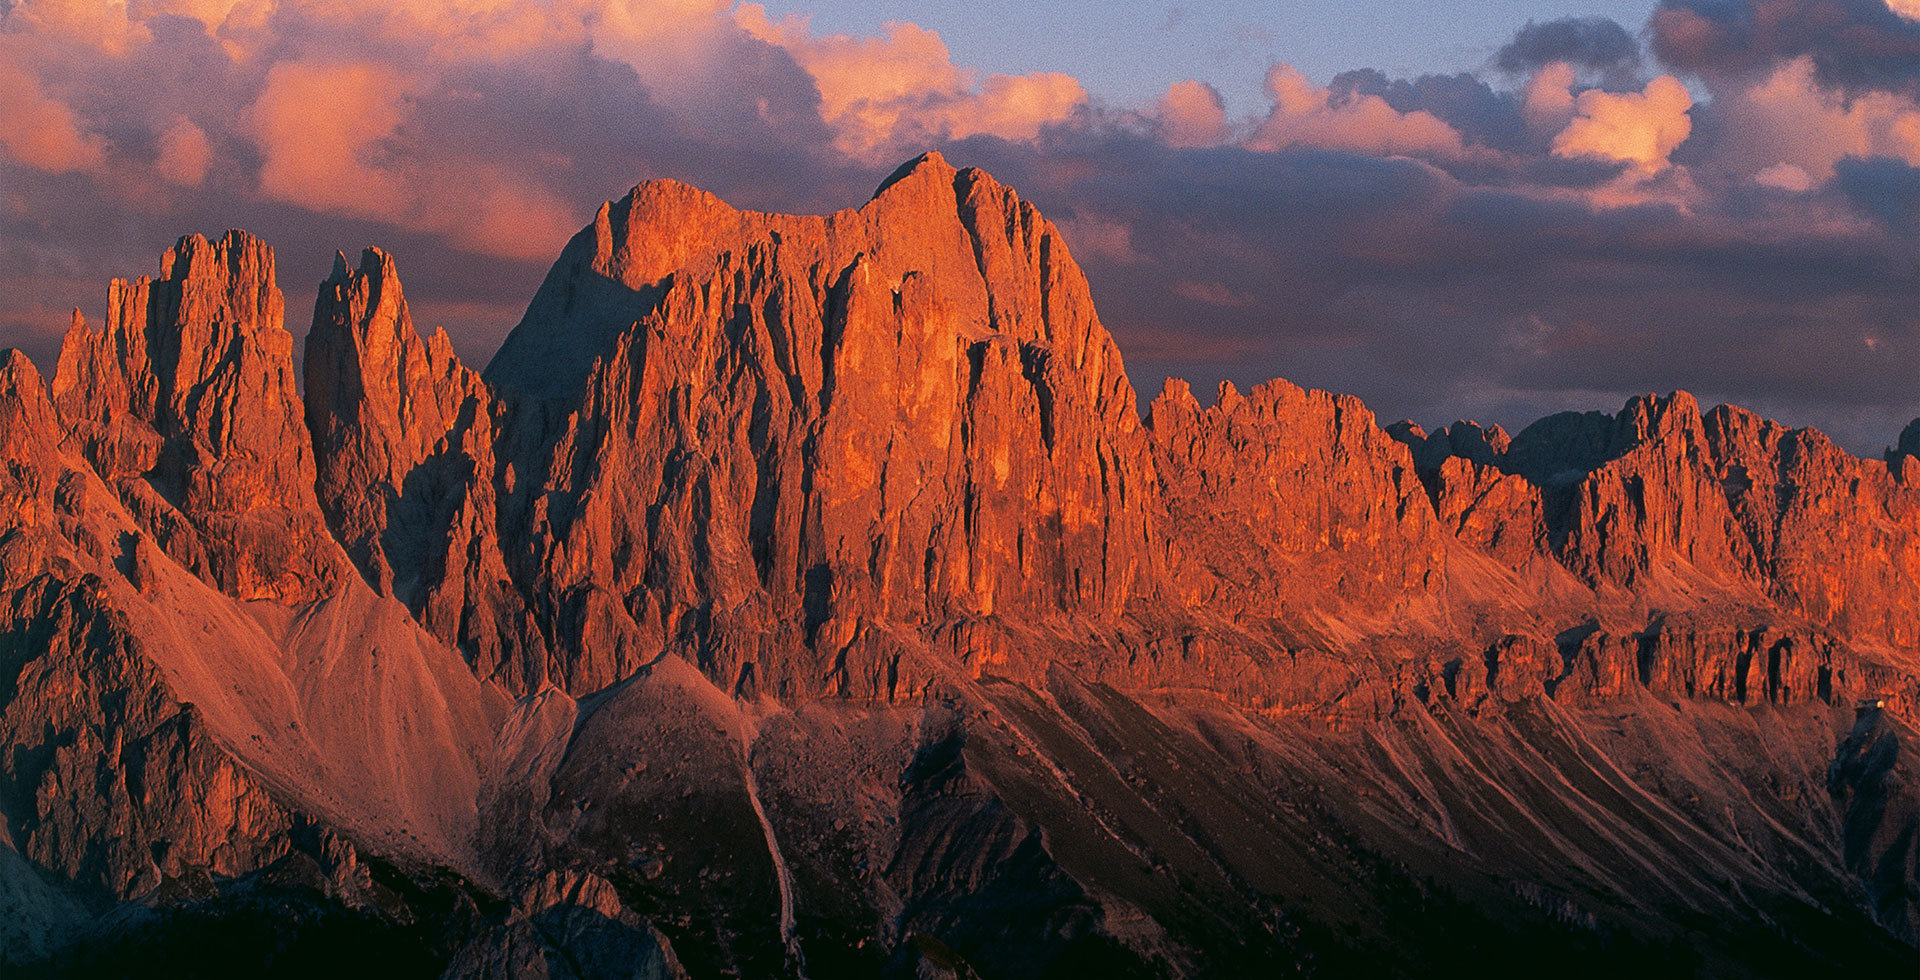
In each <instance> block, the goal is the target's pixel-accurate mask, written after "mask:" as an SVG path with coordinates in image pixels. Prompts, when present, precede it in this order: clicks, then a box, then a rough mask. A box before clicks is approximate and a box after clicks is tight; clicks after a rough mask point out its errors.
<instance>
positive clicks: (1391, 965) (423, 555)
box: [0, 155, 1920, 977]
mask: <svg viewBox="0 0 1920 980" xmlns="http://www.w3.org/2000/svg"><path fill="white" fill-rule="evenodd" d="M282 321H283V302H282V300H281V294H280V292H279V289H278V286H277V284H276V283H275V281H274V276H273V255H272V252H271V250H270V249H268V248H267V247H266V246H265V245H264V244H262V243H260V242H258V241H257V240H255V239H253V238H251V237H249V236H247V235H245V234H244V233H239V232H233V233H229V234H228V235H227V236H226V237H224V238H222V239H221V240H220V241H218V242H208V241H206V240H204V239H200V238H197V237H196V238H188V239H182V240H181V242H180V243H179V244H178V245H177V246H176V247H175V248H174V249H173V250H170V251H169V252H168V253H167V255H166V257H165V259H164V260H163V262H162V271H161V275H160V277H159V278H158V279H154V280H145V279H143V280H138V281H136V282H134V283H131V284H128V283H125V282H119V281H116V282H115V284H114V286H113V287H112V289H111V291H110V316H109V318H108V322H107V324H106V325H105V327H104V328H103V329H101V330H98V331H96V330H94V329H91V328H89V327H88V326H87V325H85V324H84V323H83V322H80V321H79V320H78V318H77V317H76V320H75V322H74V325H73V328H72V330H71V331H70V333H69V336H68V338H67V342H66V345H65V347H64V348H63V352H62V355H61V359H60V364H59V368H58V371H57V373H56V375H55V378H54V381H53V383H52V385H51V386H49V385H47V384H46V383H44V382H43V381H42V379H41V377H40V375H39V374H38V373H37V372H36V371H35V370H34V368H33V367H32V365H31V364H29V363H27V361H26V360H25V359H24V358H22V357H20V356H19V355H17V354H8V355H7V356H6V358H5V360H4V361H0V462H4V470H0V499H4V500H5V502H6V504H7V506H5V507H0V817H4V821H3V822H0V829H4V835H0V920H4V924H0V943H4V944H6V945H4V946H0V962H4V961H7V960H9V959H13V960H19V959H22V958H29V957H41V956H44V955H45V954H47V953H50V952H55V951H61V950H64V951H65V952H64V953H63V954H62V955H71V956H73V957H77V958H74V959H71V960H68V961H66V962H68V963H69V965H73V966H74V967H75V968H76V969H79V968H89V969H99V970H105V971H111V970H113V969H124V968H125V967H126V966H127V965H128V964H129V963H133V962H135V960H134V959H132V957H136V956H158V957H159V958H158V959H154V960H152V961H151V962H150V963H148V964H147V965H152V966H155V967H156V968H160V967H166V966H168V965H169V964H171V963H173V962H176V961H174V960H170V959H167V957H168V956H175V955H178V956H186V957H193V956H196V955H199V954H201V953H203V952H204V950H203V949H202V947H204V946H205V945H207V944H205V943H202V942H199V941H198V940H197V939H196V937H199V936H201V935H203V932H201V931H198V930H204V929H214V930H217V929H218V928H219V927H220V924H221V923H223V922H235V921H241V922H254V921H268V922H281V923H286V922H298V923H299V926H298V928H297V929H295V930H294V931H293V933H292V934H291V935H290V936H289V937H287V938H286V940H285V944H282V945H278V946H274V945H272V944H269V945H268V946H267V947H262V948H259V949H254V948H252V947H248V948H247V949H245V950H242V949H239V948H237V947H235V948H231V949H229V950H228V952H230V953H231V954H232V955H233V956H234V957H236V959H235V960H234V962H236V963H240V962H242V960H243V959H244V958H245V957H246V956H254V957H255V958H256V960H258V961H259V962H270V961H271V962H280V961H277V960H275V959H274V958H275V957H281V956H297V955H302V954H301V953H300V952H298V950H300V949H303V948H304V949H311V948H314V947H324V948H325V949H326V950H328V951H329V952H330V954H333V955H337V957H341V959H340V963H341V964H342V965H341V967H340V968H341V969H343V970H354V969H365V966H364V963H362V961H361V960H356V959H355V957H356V956H359V955H361V954H364V958H365V961H366V962H376V961H382V960H380V957H384V956H387V955H388V954H389V953H390V952H392V951H394V950H399V951H402V953H401V954H399V955H404V956H405V957H409V959H407V962H408V963H409V964H410V965H411V968H413V969H416V970H418V971H423V972H433V971H435V970H444V971H445V974H446V975H448V976H456V977H463V976H473V977H479V976H506V975H515V976H518V975H543V974H544V975H550V976H580V975H586V974H590V973H593V972H594V971H600V970H614V969H619V970H622V971H625V972H626V973H628V974H638V975H648V976H662V977H668V976H679V975H687V974H691V975H694V976H721V975H756V976H757V975H796V976H797V975H811V976H826V975H871V974H884V975H896V976H908V975H915V976H919V975H951V976H965V975H974V974H977V975H993V976H1047V975H1062V974H1066V973H1089V972H1100V973H1110V974H1115V975H1180V976H1209V975H1220V976H1230V975H1244V974H1245V973H1247V972H1250V971H1256V970H1271V969H1272V968H1273V967H1274V966H1275V965H1276V964H1277V965H1279V966H1281V967H1283V968H1289V969H1296V970H1298V971H1299V972H1302V973H1309V974H1311V973H1315V972H1320V973H1324V974H1327V975H1352V974H1355V973H1366V972H1374V973H1382V974H1387V975H1411V974H1418V973H1431V972H1435V971H1439V972H1447V971H1458V970H1464V969H1468V968H1476V969H1481V970H1483V971H1485V970H1490V971H1492V972H1496V973H1499V972H1513V971H1518V970H1522V969H1538V968H1539V966H1540V965H1541V964H1542V963H1546V962H1549V961H1551V960H1553V958H1555V957H1558V958H1559V959H1560V961H1564V959H1565V958H1566V957H1567V956H1568V955H1574V956H1577V957H1578V958H1579V959H1580V961H1581V962H1582V963H1585V964H1589V965H1591V966H1592V967H1593V968H1594V969H1595V970H1597V971H1615V972H1620V971H1645V970H1648V969H1652V968H1655V967H1657V966H1663V965H1671V964H1672V962H1673V958H1674V957H1675V956H1679V955H1683V954H1684V955H1686V956H1691V957H1694V959H1693V960H1692V961H1691V962H1692V965H1694V966H1697V967H1699V968H1700V969H1701V970H1702V971H1704V972H1707V973H1714V974H1733V975H1737V974H1741V973H1751V972H1756V971H1765V970H1779V969H1788V970H1793V969H1801V968H1805V969H1812V968H1813V967H1814V966H1815V965H1817V964H1826V963H1831V962H1834V961H1845V962H1847V963H1850V964H1852V965H1854V966H1857V967H1861V968H1864V969H1868V970H1883V971H1884V970H1886V969H1888V968H1890V967H1891V968H1895V969H1897V968H1898V965H1899V964H1903V963H1910V962H1911V956H1912V944H1914V943H1915V942H1920V936H1916V934H1915V932H1914V929H1915V925H1914V923H1915V918H1914V915H1915V913H1914V905H1913V902H1912V901H1911V896H1912V894H1913V889H1914V887H1915V877H1914V876H1915V866H1914V862H1913V860H1912V848H1911V846H1910V844H1911V836H1912V832H1913V825H1914V814H1915V812H1916V809H1917V808H1920V804H1916V802H1915V801H1916V799H1920V797H1916V795H1915V793H1916V791H1915V788H1914V782H1913V779H1912V778H1911V775H1912V772H1913V768H1914V767H1913V764H1912V760H1911V759H1910V758H1908V755H1909V754H1910V752H1909V748H1910V744H1909V743H1910V742H1911V740H1912V733H1911V725H1912V722H1913V718H1914V711H1915V705H1916V704H1917V703H1920V657H1917V656H1916V649H1915V648H1916V645H1920V633H1916V630H1920V627H1916V625H1915V624H1916V622H1920V608H1916V607H1920V543H1916V538H1920V461H1916V460H1915V458H1914V457H1913V456H1912V455H1911V454H1910V453H1908V452H1907V450H1908V449H1910V448H1911V447H1910V446H1908V443H1910V442H1912V441H1913V440H1911V439H1908V438H1906V437H1905V436H1903V437H1902V443H1901V445H1902V449H1901V451H1897V452H1894V453H1891V454H1890V458H1889V460H1886V461H1879V460H1874V461H1868V460H1860V459H1856V458H1854V457H1851V456H1849V455H1847V454H1846V453H1844V452H1842V451H1841V450H1839V449H1838V448H1837V447H1835V446H1833V445H1832V443H1830V442H1829V441H1827V440H1826V439H1825V438H1824V437H1822V436H1820V435H1819V434H1818V433H1816V432H1812V431H1810V430H1789V429H1786V428H1783V427H1781V426H1779V425H1777V424H1774V423H1771V422H1767V421H1765V420H1762V419H1759V418H1757V417H1755V416H1753V415H1751V414H1750V413H1746V412H1744V411H1741V410H1739V409H1733V408H1726V407H1722V408H1718V409H1714V410H1712V411H1709V412H1706V413H1704V414H1703V413H1702V412H1701V410H1700V407H1699V406H1698V405H1697V404H1696V403H1695V402H1694V400H1693V399H1692V398H1691V396H1688V395H1686V394H1685V393H1677V394H1675V395H1671V396H1668V397H1665V398H1659V397H1654V396H1646V397H1642V398H1636V399H1634V400H1632V401H1630V402H1628V404H1627V405H1626V406H1625V407H1624V408H1623V409H1622V411H1621V412H1619V413H1618V414H1615V415H1606V414H1602V413H1597V412H1596V413H1586V414H1582V415H1575V414H1568V415H1562V416H1555V417H1552V418H1549V419H1544V420H1542V421H1541V422H1539V423H1537V424H1536V425H1534V426H1530V427H1528V428H1527V429H1526V430H1525V431H1523V432H1521V433H1520V434H1519V435H1517V436H1514V437H1511V438H1509V437H1508V435H1507V433H1505V432H1504V431H1502V430H1500V429H1498V428H1497V427H1495V428H1488V427H1482V426H1479V425H1475V424H1473V423H1468V422H1462V423H1455V424H1454V425H1450V426H1447V427H1445V428H1444V429H1441V430H1439V431H1436V432H1434V433H1432V434H1428V433H1426V432H1424V431H1422V430H1420V429H1419V428H1418V427H1416V426H1413V425H1412V424H1411V423H1400V424H1396V425H1394V426H1390V427H1387V428H1385V429H1383V428H1381V427H1380V426H1379V425H1378V424H1377V423H1376V420H1375V419H1374V417H1373V415H1372V413H1371V412H1370V411H1368V410H1367V409H1366V407H1365V406H1364V405H1362V404H1361V403H1360V402H1358V401H1357V400H1355V399H1353V398H1351V397H1346V396H1339V395H1334V394H1329V393H1325V392H1317V391H1306V390H1303V389H1300V388H1298V387H1295V386H1293V385H1290V384H1287V383H1286V382H1284V381H1275V382H1270V383H1268V384H1264V385H1260V386H1258V387H1256V388H1255V389H1253V390H1252V391H1250V392H1248V393H1246V394H1245V395H1242V394H1241V393H1240V392H1239V391H1238V390H1236V389H1234V388H1232V387H1231V386H1224V387H1223V388H1222V389H1221V390H1220V392H1219V394H1218V396H1217V397H1216V398H1215V399H1214V403H1213V404H1211V405H1204V406H1203V405H1202V404H1201V402H1200V400H1199V399H1196V398H1195V397H1194V395H1193V393H1192V392H1191V391H1190V390H1189V389H1188V387H1187V386H1186V385H1185V384H1184V383H1181V382H1177V381H1169V382H1168V383H1167V384H1166V386H1165V388H1164V390H1163V391H1162V393H1161V394H1160V396H1159V397H1158V398H1156V399H1155V400H1154V402H1153V403H1152V405H1151V406H1150V407H1149V409H1148V410H1147V412H1146V416H1145V418H1144V420H1143V419H1142V416H1141V413H1140V411H1139V406H1138V405H1137V404H1136V402H1135V397H1134V394H1133V388H1132V386H1131V384H1130V382H1129V380H1128V378H1127V376H1126V373H1125V370H1124V367H1123V366H1122V363H1121V360H1120V355H1119V352H1118V350H1117V349H1116V347H1115V345H1114V343H1113V340H1112V339H1111V337H1109V336H1108V334H1107V333H1106V331H1105V329H1104V328H1103V327H1102V326H1101V325H1100V322H1099V319H1098V317H1097V315H1096V313H1095V311H1094V309H1093V305H1092V302H1091V299H1090V297H1089V292H1088V287H1087V284H1086V282H1085V280H1084V278H1083V277H1082V276H1081V275H1080V272H1079V270H1078V269H1077V267H1076V266H1075V264H1074V262H1073V259H1072V257H1071V255H1070V254H1069V253H1068V250H1067V247H1066V245H1065V244H1064V243H1063V242H1062V240H1061V238H1060V235H1059V231H1058V229H1056V228H1055V227H1054V226H1053V225H1051V224H1050V223H1048V222H1047V221H1046V220H1045V219H1044V218H1042V217H1041V216H1040V215H1039V214H1038V212H1036V211H1035V210H1034V209H1033V208H1032V207H1031V206H1030V205H1029V204H1027V203H1025V202H1023V201H1021V200H1020V199H1019V198H1018V197H1017V196H1016V195H1015V194H1014V193H1013V192H1012V191H1011V190H1009V189H1007V188H1005V187H1003V186H1001V185H999V184H997V183H996V182H994V181H993V180H992V178H990V177H988V176H986V175H985V174H983V173H980V172H978V171H972V170H969V171H957V170H955V169H953V168H952V167H949V166H948V165H947V164H946V163H945V161H943V160H941V159H940V158H939V157H938V156H935V155H929V156H927V157H923V158H921V159H918V160H915V161H913V162H911V163H909V164H908V165H907V166H904V167H902V168H901V169H900V171H898V172H897V173H895V174H894V175H893V176H892V177H890V178H889V179H888V180H887V181H886V182H885V183H884V184H883V185H882V186H881V188H880V189H879V191H878V192H877V193H876V194H875V196H874V197H873V199H872V200H871V201H869V202H868V203H866V204H865V205H863V206H862V207H860V208H859V209H857V210H849V211H842V212H839V213H836V214H833V215H827V216H819V217H795V216H785V215H771V214H759V213H754V212H746V211H740V210H737V209H735V208H732V207H731V206H729V205H727V204H725V203H724V202H722V201H720V200H719V199H718V198H715V197H713V196H712V195H709V194H706V193H704V192H701V191H698V190H695V189H693V188H690V187H687V186H685V185H683V184H678V183H674V182H649V183H645V184H641V185H639V186H638V187H636V188H635V189H634V190H633V192H632V193H631V194H629V195H628V196H627V197H625V198H623V199H622V200H620V201H617V202H612V203H609V204H608V205H606V206H605V207H604V208H602V209H601V211H600V213H599V214H598V215H597V216H596V217H595V219H594V221H593V222H592V224H590V225H589V226H588V227H587V228H585V229H584V230H582V232H581V233H580V234H579V235H578V236H576V237H575V238H574V240H573V241H572V242H570V243H569V244H568V246H567V248H566V250H565V252H564V253H563V254H562V256H561V258H560V260H559V261H558V262H557V263H556V264H555V266H554V267H553V269H552V271H551V272H550V273H549V275H548V278H547V280H546V282H545V283H544V284H543V285H542V287H541V289H540V291H539V293H538V294H537V295H536V297H535V298H534V300H533V302H532V304H531V305H530V307H529V309H528V312H527V315H526V318H525V319H524V321H523V322H522V323H521V324H520V326H519V327H518V328H517V329H516V330H515V331H514V333H513V334H512V335H511V337H510V338H509V339H508V341H507V343H506V344H505V345H504V346H503V348H502V350H501V352H500V353H499V355H498V356H496V358H495V359H494V362H493V363H492V364H491V365H490V366H489V367H488V369H487V371H486V372H485V373H484V374H480V373H476V372H474V371H472V370H470V369H469V368H467V367H465V366H464V365H462V364H461V363H460V361H459V359H458V358H457V357H456V356H455V355H454V354H453V351H452V348H451V344H450V343H449V341H448V339H447V337H446V335H445V334H444V333H443V332H435V333H433V334H431V335H423V334H422V333H421V332H420V331H419V330H418V329H417V328H416V325H415V324H414V322H413V320H412V316H411V313H410V311H409V309H408V306H407V302H406V298H405V294H404V290H403V288H402V286H401V284H400V279H399V269H398V265H397V263H396V261H395V260H394V258H393V257H392V256H389V255H387V254H386V253H384V252H382V251H380V250H379V249H368V250H367V251H365V252H364V253H363V254H362V255H361V257H360V259H359V261H358V262H357V264H356V263H349V262H348V260H347V258H346V257H345V256H344V255H342V256H340V257H339V258H338V259H337V261H336V263H335V267H334V269H333V271H332V273H331V274H330V275H329V276H328V278H327V279H326V280H325V281H324V282H323V283H321V284H320V287H319V295H318V299H317V302H316V304H315V308H314V317H313V325H312V329H311V330H310V332H309V333H308V335H307V338H306V356H305V363H304V370H305V390H304V392H297V391H296V388H295V385H294V383H293V362H292V357H291V353H292V338H291V336H290V335H289V334H288V332H287V331H286V329H285V327H284V324H283V322H282ZM1863 699H1864V700H1863ZM1856 709H1857V710H1856ZM1729 883H1733V884H1732V886H1730V885H1729ZM129 901H132V902H136V903H137V904H138V906H139V909H142V910H144V911H131V910H132V909H134V905H132V904H126V903H128V902H129ZM250 917H251V918H250ZM272 933H273V930H264V931H263V932H262V934H272ZM1463 937H1470V938H1468V939H1465V940H1463ZM1463 943H1464V944H1463ZM286 944H292V945H286ZM301 944H307V945H306V946H304V947H303V946H301ZM16 950H24V951H25V952H15V951H16ZM153 950H159V951H160V952H158V953H152V952H149V951H153ZM1570 950H1571V951H1573V952H1572V953H1571V954H1569V952H1568V951H1570ZM167 951H172V952H167ZM143 962H144V961H143ZM329 962H331V961H329ZM384 962H387V963H388V964H389V965H391V964H392V963H397V962H399V961H398V960H391V959H388V960H384ZM355 964H361V965H355Z"/></svg>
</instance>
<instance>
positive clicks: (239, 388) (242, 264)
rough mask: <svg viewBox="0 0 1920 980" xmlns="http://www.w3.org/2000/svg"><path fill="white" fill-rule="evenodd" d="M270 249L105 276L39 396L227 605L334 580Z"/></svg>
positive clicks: (172, 259) (229, 250) (217, 248)
mask: <svg viewBox="0 0 1920 980" xmlns="http://www.w3.org/2000/svg"><path fill="white" fill-rule="evenodd" d="M284 320H285V302H284V300H283V299H282V298H281V294H280V289H279V287H278V286H277V285H276V284H275V282H274V263H273V250H272V249H271V248H269V247H268V246H267V245H266V243H264V242H262V241H260V240H259V239H257V238H254V237H253V236H251V235H248V234H246V233H245V232H239V231H234V232H228V233H227V234H226V236H224V237H223V238H221V239H220V240H219V241H217V242H209V241H207V240H206V239H205V238H202V237H200V236H198V235H194V236H190V237H188V238H183V239H181V240H180V242H179V244H177V245H175V246H174V247H173V248H171V249H168V250H167V252H166V254H165V255H164V256H163V257H162V258H161V262H160V276H159V278H157V279H148V278H146V277H142V278H140V279H137V280H134V281H133V282H126V281H124V280H118V279H116V280H114V282H113V285H112V287H111V288H110V289H109V290H108V295H107V324H106V327H105V329H104V330H103V331H95V330H93V329H91V328H89V327H88V326H87V325H86V324H85V323H84V322H83V321H82V320H81V319H80V317H79V316H78V315H77V314H76V315H75V317H74V322H73V326H72V329H71V330H69V331H68V332H67V337H66V341H65V343H64V344H63V345H62V347H61V352H60V365H59V370H58V372H57V373H56V374H55V376H54V381H53V400H54V403H55V404H56V405H57V406H58V407H59V410H60V413H61V416H62V418H63V419H64V420H65V422H66V425H67V426H68V427H69V428H70V430H71V431H72V432H73V434H74V436H75V437H76V438H77V439H79V440H80V442H81V444H82V445H83V446H84V447H85V451H86V454H87V457H88V458H89V459H90V460H91V461H92V462H93V464H94V466H95V467H96V468H97V470H98V471H99V474H100V477H101V478H102V479H104V480H106V481H107V483H108V484H109V485H110V486H112V487H114V488H115V489H116V490H117V491H118V492H119V493H120V495H121V497H122V499H123V500H124V501H125V502H126V505H127V507H128V509H129V510H131V511H133V512H134V513H135V514H136V515H138V516H139V518H140V520H141V523H142V525H143V526H144V527H145V528H147V529H148V530H149V532H150V533H152V534H153V535H154V536H155V537H156V538H158V539H159V540H160V542H161V543H162V545H163V546H164V547H165V548H166V549H167V551H168V553H169V554H171V555H174V556H175V557H176V558H177V559H179V560H180V561H181V562H182V563H183V564H185V565H187V566H188V567H189V568H192V569H194V570H195V571H196V572H198V573H199V574H201V575H202V576H203V577H205V578H206V579H207V580H208V581H209V582H212V583H215V584H217V585H218V586H219V587H220V588H221V589H223V590H225V591H227V592H228V593H230V594H232V595H234V596H236V597H238V598H242V599H273V600H276V601H279V602H283V603H289V604H290V603H295V602H299V601H304V600H309V599H313V598H316V597H318V596H321V595H325V594H326V593H327V592H328V591H330V589H331V588H332V585H331V582H332V579H333V577H334V576H335V575H336V574H337V572H338V567H337V565H336V563H335V561H334V555H335V551H334V549H333V547H332V544H331V539H330V538H329V537H328V535H327V533H326V528H325V526H324V524H323V523H322V522H321V521H320V520H319V506H318V504H317V502H316V501H315V499H314V492H313V486H314V467H313V450H312V443H311V441H310V440H309V439H308V438H307V437H306V426H305V423H304V420H303V417H302V412H301V407H300V400H299V398H298V396H297V394H296V390H295V384H294V375H293V359H292V358H293V337H292V335H291V334H289V333H287V331H286V328H285V325H284Z"/></svg>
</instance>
